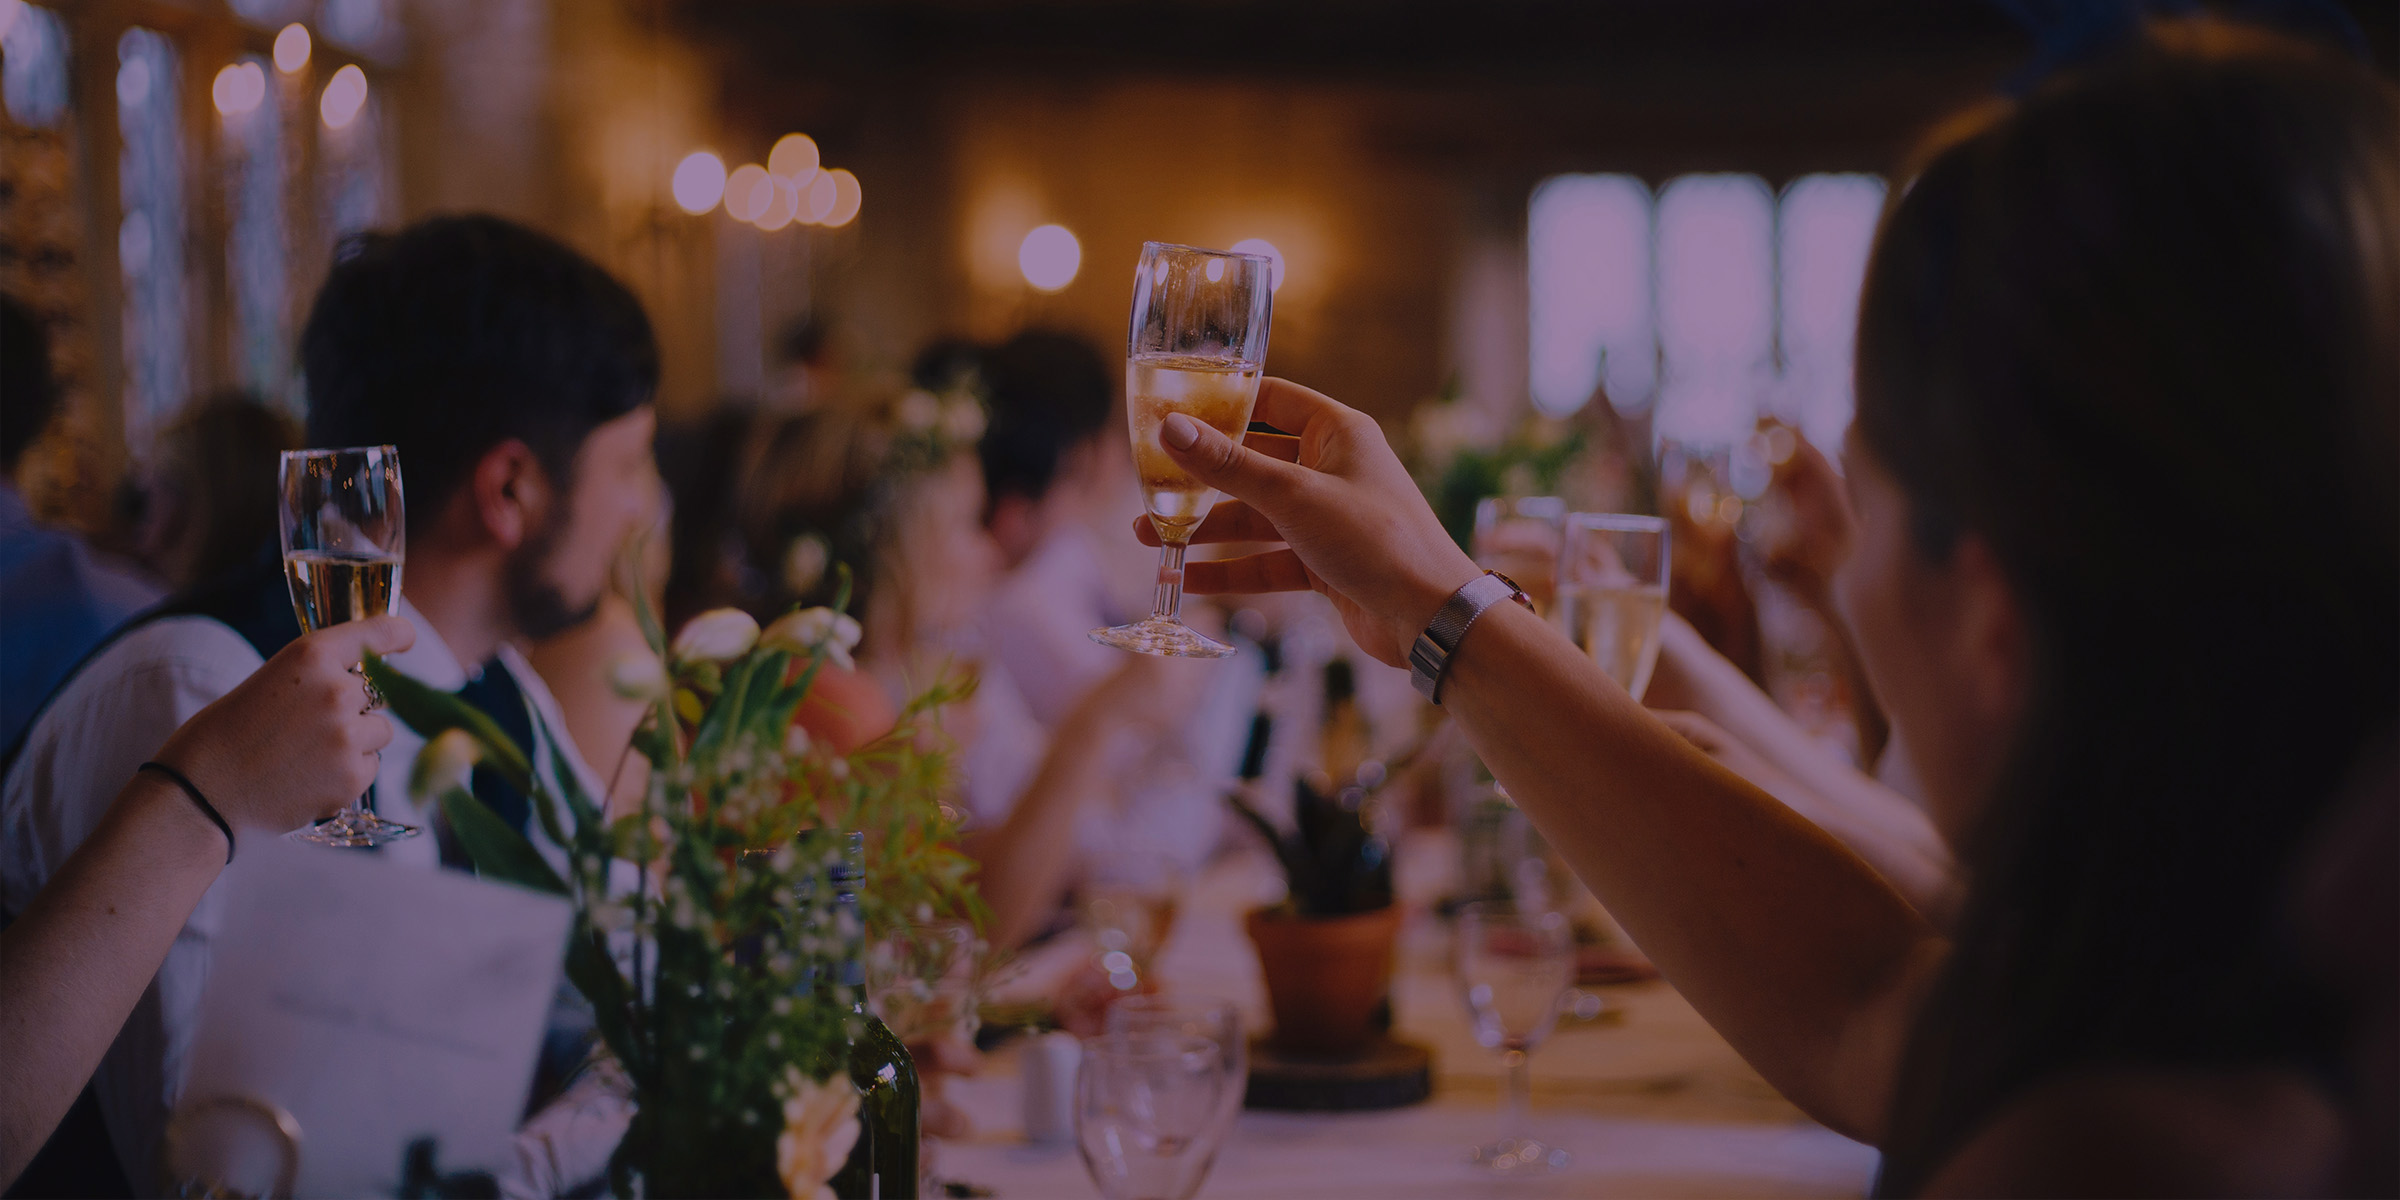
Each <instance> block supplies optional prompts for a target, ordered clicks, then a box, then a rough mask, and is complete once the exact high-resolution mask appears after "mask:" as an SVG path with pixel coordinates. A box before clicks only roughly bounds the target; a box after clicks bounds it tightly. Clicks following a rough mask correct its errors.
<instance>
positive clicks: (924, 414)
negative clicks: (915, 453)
mask: <svg viewBox="0 0 2400 1200" xmlns="http://www.w3.org/2000/svg"><path fill="white" fill-rule="evenodd" d="M898 415H899V418H900V426H901V428H903V429H906V430H908V431H909V432H911V433H925V432H928V431H930V430H931V429H932V428H933V427H934V426H935V425H936V424H938V423H940V421H941V419H942V402H941V401H940V400H937V399H935V398H934V395H933V393H932V392H927V391H915V392H910V393H909V394H907V395H905V396H902V397H900V412H899V414H898Z"/></svg>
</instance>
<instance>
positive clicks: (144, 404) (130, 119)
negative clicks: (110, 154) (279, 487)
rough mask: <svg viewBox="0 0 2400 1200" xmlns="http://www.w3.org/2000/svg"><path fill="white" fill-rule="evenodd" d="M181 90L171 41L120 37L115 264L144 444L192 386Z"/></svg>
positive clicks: (141, 32) (134, 416) (130, 421)
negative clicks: (121, 288) (122, 288)
mask: <svg viewBox="0 0 2400 1200" xmlns="http://www.w3.org/2000/svg"><path fill="white" fill-rule="evenodd" d="M182 92H183V84H182V67H181V64H180V63H179V62H178V61H177V55H176V53H175V44H174V43H173V42H170V41H168V40H167V39H166V37H165V36H163V35H161V34H160V33H158V32H157V31H155V30H150V29H143V28H139V27H136V28H132V29H128V30H126V31H125V34H124V36H122V37H120V38H118V39H117V135H118V147H119V154H118V157H117V204H118V211H119V212H120V213H121V214H122V216H121V218H120V220H119V223H118V225H117V265H118V268H119V270H120V272H121V273H122V275H123V277H124V286H125V304H124V312H125V327H124V328H125V432H126V437H127V440H128V441H130V442H132V443H133V444H134V445H136V446H139V445H142V444H144V443H146V442H147V441H148V439H149V436H150V434H151V432H152V431H153V430H155V429H156V428H157V427H158V425H159V424H160V423H161V422H163V421H164V420H166V418H167V417H168V416H169V415H171V414H172V413H173V412H174V411H175V410H176V408H178V407H180V406H181V405H182V404H183V402H184V399H185V397H186V396H187V395H189V393H190V390H191V363H190V360H189V358H188V356H187V355H186V353H185V350H186V346H187V345H188V343H189V321H190V317H191V305H190V296H191V281H190V278H189V276H187V275H186V274H185V272H184V226H185V217H186V213H185V194H186V184H185V178H184V162H183V111H182V110H183V106H182V104H181V102H180V101H181V97H182Z"/></svg>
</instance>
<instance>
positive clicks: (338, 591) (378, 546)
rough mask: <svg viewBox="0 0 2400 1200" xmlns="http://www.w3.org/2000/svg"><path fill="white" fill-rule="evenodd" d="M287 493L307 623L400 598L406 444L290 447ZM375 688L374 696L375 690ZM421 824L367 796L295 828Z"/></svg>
mask: <svg viewBox="0 0 2400 1200" xmlns="http://www.w3.org/2000/svg"><path fill="white" fill-rule="evenodd" d="M282 494H283V501H282V514H281V516H282V519H281V525H282V529H283V575H284V581H285V582H286V583H288V584H290V585H291V589H292V612H293V614H294V615H296V616H298V617H299V618H300V628H301V629H303V630H306V631H309V632H315V631H316V630H319V629H323V628H325V627H326V626H328V625H339V624H341V623H342V622H344V621H356V620H359V619H360V618H362V617H379V616H382V615H383V614H385V613H388V612H390V611H391V610H392V605H393V604H394V603H395V602H397V601H398V600H399V598H400V562H401V559H402V557H403V555H404V553H405V550H406V546H407V528H406V524H407V523H406V521H405V519H404V516H405V510H404V509H403V508H402V506H401V501H400V451H399V450H398V449H397V448H395V447H392V446H353V447H350V448H348V449H342V450H287V451H285V452H284V455H283V478H282ZM360 678H361V679H362V680H363V679H364V678H365V676H364V674H363V673H362V674H361V676H360ZM367 694H368V695H369V696H370V697H373V689H372V688H369V689H368V693H367ZM375 702H378V703H379V702H380V698H375ZM419 832H420V831H419V830H418V829H417V828H416V827H415V826H413V825H403V824H400V823H399V822H397V821H387V820H385V819H384V818H382V817H379V816H377V815H375V813H374V812H373V811H372V810H370V809H368V808H367V804H366V797H364V796H362V797H360V798H359V799H357V800H355V801H352V802H351V804H350V806H349V807H348V808H345V809H343V810H342V811H341V812H340V813H338V814H336V815H335V816H334V817H333V818H332V819H331V820H328V821H322V822H319V823H318V824H317V825H315V826H314V827H312V828H309V829H302V830H298V831H296V832H294V833H293V834H292V835H291V836H292V837H294V838H297V839H299V840H301V841H304V842H316V843H318V844H319V845H325V846H380V845H383V844H384V843H386V842H396V841H399V840H400V839H402V838H411V837H415V836H417V834H418V833H419Z"/></svg>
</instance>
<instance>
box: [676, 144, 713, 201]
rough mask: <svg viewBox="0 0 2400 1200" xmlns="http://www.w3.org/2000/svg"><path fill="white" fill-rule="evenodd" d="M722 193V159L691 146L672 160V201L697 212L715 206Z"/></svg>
mask: <svg viewBox="0 0 2400 1200" xmlns="http://www.w3.org/2000/svg"><path fill="white" fill-rule="evenodd" d="M724 195H725V160H724V159H721V158H718V157H717V156H716V155H714V154H711V153H709V152H708V151H706V150H694V151H692V152H691V153H690V154H687V155H684V156H683V161H682V162H680V163H677V164H675V203H676V204H677V205H680V206H681V207H682V208H683V211H685V212H687V213H691V214H693V215H694V216H697V215H699V214H701V213H704V212H707V211H708V210H710V209H712V208H715V207H716V206H717V201H718V200H719V199H721V198H723V197H724Z"/></svg>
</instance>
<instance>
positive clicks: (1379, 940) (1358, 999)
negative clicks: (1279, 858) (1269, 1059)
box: [1243, 905, 1400, 1059]
mask: <svg viewBox="0 0 2400 1200" xmlns="http://www.w3.org/2000/svg"><path fill="white" fill-rule="evenodd" d="M1243 925H1244V928H1246V929H1247V930H1248V932H1249V934H1250V944H1251V945H1252V946H1255V947H1257V949H1258V965H1259V970H1260V973H1261V974H1263V975H1264V976H1265V977H1266V981H1267V1005H1268V1007H1269V1008H1272V1009H1273V1010H1274V1012H1275V1033H1274V1035H1273V1037H1272V1038H1271V1039H1270V1040H1271V1042H1272V1043H1273V1045H1274V1047H1275V1049H1276V1050H1278V1051H1280V1052H1282V1053H1284V1054H1287V1055H1292V1056H1295V1057H1303V1058H1332V1059H1339V1058H1350V1057H1353V1056H1355V1055H1357V1054H1359V1053H1360V1052H1362V1051H1364V1050H1365V1049H1366V1048H1367V1046H1368V1044H1369V1043H1371V1042H1373V1041H1374V1040H1375V1024H1374V1022H1375V1009H1376V1007H1377V1006H1378V1005H1380V1004H1382V1003H1383V998H1384V996H1385V994H1386V993H1387V992H1388V991H1389V989H1390V986H1391V982H1392V943H1393V942H1394V940H1396V939H1397V938H1398V936H1399V933H1400V909H1399V906H1398V905H1390V906H1386V907H1384V908H1380V909H1377V910H1375V911H1373V912H1364V913H1356V914H1353V915H1351V916H1346V917H1295V916H1292V915H1290V914H1289V913H1285V912H1282V911H1280V910H1277V909H1271V908H1262V909H1257V910H1255V911H1253V912H1252V913H1251V914H1250V916H1249V919H1248V920H1246V921H1245V922H1244V923H1243Z"/></svg>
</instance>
